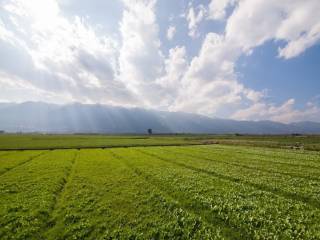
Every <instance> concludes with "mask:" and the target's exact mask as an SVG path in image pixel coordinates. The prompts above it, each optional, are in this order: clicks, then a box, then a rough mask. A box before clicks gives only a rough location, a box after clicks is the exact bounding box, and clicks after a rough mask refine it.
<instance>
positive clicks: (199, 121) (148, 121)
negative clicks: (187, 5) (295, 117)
mask: <svg viewBox="0 0 320 240" xmlns="http://www.w3.org/2000/svg"><path fill="white" fill-rule="evenodd" d="M149 128H151V129H152V130H153V132H154V133H215V134H226V133H241V134H292V133H301V134H319V133H320V123H317V122H297V123H290V124H284V123H278V122H272V121H236V120H230V119H218V118H209V117H206V116H203V115H198V114H191V113H184V112H166V111H155V110H146V109H142V108H124V107H115V106H107V105H100V104H92V105H91V104H90V105H89V104H80V103H73V104H68V105H57V104H49V103H43V102H25V103H0V130H3V131H6V132H46V133H110V134H117V133H119V134H122V133H123V134H124V133H133V134H139V133H147V129H149Z"/></svg>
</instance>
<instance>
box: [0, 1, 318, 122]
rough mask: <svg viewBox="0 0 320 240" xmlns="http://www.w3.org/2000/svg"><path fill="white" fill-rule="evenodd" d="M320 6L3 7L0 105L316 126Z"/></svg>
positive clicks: (156, 3)
mask: <svg viewBox="0 0 320 240" xmlns="http://www.w3.org/2000/svg"><path fill="white" fill-rule="evenodd" d="M319 12H320V2H319V1H318V0H283V1H275V0H274V1H273V0H270V1H264V0H201V1H195V0H194V1H192V0H177V1H172V0H114V1H102V0H93V1H88V0H64V1H62V0H28V1H24V0H1V1H0V55H1V59H0V88H1V93H0V101H2V102H24V101H45V102H53V103H59V104H65V103H71V102H81V103H89V104H94V103H100V104H109V105H120V106H125V107H143V108H150V109H158V110H167V111H184V112H193V113H199V114H203V115H207V116H211V117H219V118H232V119H239V120H273V121H280V122H296V121H309V120H311V121H320V79H319V76H320V61H319V60H320V45H319V42H320V18H319V17H318V13H319Z"/></svg>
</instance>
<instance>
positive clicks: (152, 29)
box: [119, 0, 164, 105]
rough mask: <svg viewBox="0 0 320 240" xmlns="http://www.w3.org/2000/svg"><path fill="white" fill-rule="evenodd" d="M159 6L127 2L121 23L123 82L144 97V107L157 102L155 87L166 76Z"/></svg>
mask: <svg viewBox="0 0 320 240" xmlns="http://www.w3.org/2000/svg"><path fill="white" fill-rule="evenodd" d="M155 3H156V2H155V1H146V0H136V1H129V0H128V1H124V4H125V10H124V12H123V18H122V20H121V23H120V32H121V36H122V47H121V49H120V57H119V63H120V74H119V78H120V79H121V81H122V82H123V83H124V84H125V85H126V86H127V87H128V88H129V89H130V90H131V91H132V92H134V93H135V94H136V95H137V96H141V98H140V99H141V101H142V102H141V104H143V105H148V104H150V103H149V102H150V101H156V97H155V96H153V97H152V94H153V93H154V92H156V90H155V89H153V90H152V86H153V84H154V82H155V80H156V79H157V78H158V77H159V76H160V75H161V74H162V72H163V61H164V57H163V54H162V52H161V51H160V40H159V37H158V32H159V29H158V25H157V23H156V15H155ZM150 90H152V92H150Z"/></svg>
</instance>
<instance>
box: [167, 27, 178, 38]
mask: <svg viewBox="0 0 320 240" xmlns="http://www.w3.org/2000/svg"><path fill="white" fill-rule="evenodd" d="M175 34H176V28H175V27H174V26H169V28H168V30H167V39H168V40H172V39H173V37H174V35H175Z"/></svg>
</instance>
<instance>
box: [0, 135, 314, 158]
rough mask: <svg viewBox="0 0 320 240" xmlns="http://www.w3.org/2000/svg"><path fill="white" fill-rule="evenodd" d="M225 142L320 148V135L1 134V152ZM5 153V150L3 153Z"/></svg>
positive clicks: (289, 147) (247, 144)
mask: <svg viewBox="0 0 320 240" xmlns="http://www.w3.org/2000/svg"><path fill="white" fill-rule="evenodd" d="M198 144H223V145H243V146H257V147H273V148H284V149H292V148H294V149H306V150H316V151H320V135H302V136H291V135H278V136H277V135H191V134H178V135H80V134H74V135H57V134H51V135H50V134H0V151H1V150H12V149H13V150H14V149H20V150H21V149H33V150H41V149H57V148H58V149H69V148H102V147H121V146H122V147H131V146H159V145H162V146H167V145H169V146H170V145H174V146H176V145H198ZM0 156H1V152H0Z"/></svg>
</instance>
